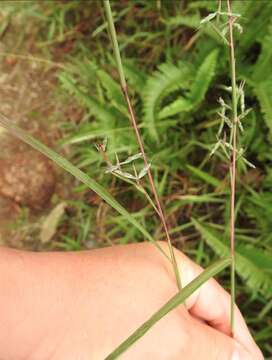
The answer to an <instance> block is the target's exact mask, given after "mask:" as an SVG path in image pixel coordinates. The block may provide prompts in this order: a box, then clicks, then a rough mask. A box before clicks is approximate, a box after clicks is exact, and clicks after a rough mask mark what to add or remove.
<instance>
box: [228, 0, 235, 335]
mask: <svg viewBox="0 0 272 360" xmlns="http://www.w3.org/2000/svg"><path fill="white" fill-rule="evenodd" d="M227 4H228V13H229V16H228V26H229V56H230V66H231V87H232V116H233V120H232V122H233V128H232V149H233V150H232V160H231V164H230V172H231V177H230V182H231V199H230V200H231V201H230V204H231V206H230V253H231V277H230V280H231V310H230V323H231V330H232V334H234V309H235V191H236V160H237V159H236V156H237V154H236V153H237V151H236V150H237V87H236V67H235V51H234V41H233V22H234V21H235V18H234V17H233V16H232V15H231V3H230V0H227Z"/></svg>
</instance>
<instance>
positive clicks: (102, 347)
mask: <svg viewBox="0 0 272 360" xmlns="http://www.w3.org/2000/svg"><path fill="white" fill-rule="evenodd" d="M161 246H162V247H164V249H165V251H167V247H166V245H165V243H161ZM175 252H176V257H177V261H178V266H179V269H180V273H181V277H182V282H183V285H186V284H187V283H188V282H190V281H191V280H192V279H193V278H194V277H196V276H197V275H198V274H199V273H200V272H201V271H202V269H201V268H200V267H199V266H198V265H196V264H195V263H193V262H192V261H191V260H190V259H189V258H187V257H186V256H185V255H184V254H182V253H181V252H179V251H175ZM0 289H1V291H0V319H1V320H0V359H1V360H21V359H28V360H47V359H48V360H49V359H50V360H62V359H63V360H70V359H71V360H85V359H86V360H87V359H88V360H90V359H94V360H100V359H101V360H102V359H104V358H105V357H106V356H107V355H108V354H109V353H110V352H111V351H112V350H113V349H114V348H115V347H116V346H117V345H119V343H120V342H122V341H123V340H124V339H125V338H127V336H128V335H130V334H131V333H132V332H133V331H134V330H135V329H136V328H137V327H139V326H140V325H141V324H142V323H143V322H144V321H146V320H147V319H148V318H149V317H150V316H151V315H152V314H153V313H154V312H155V311H156V310H158V309H159V308H160V307H161V306H162V305H164V303H165V302H166V301H167V300H169V298H170V297H172V296H173V295H174V294H175V293H176V292H177V287H176V284H175V279H174V276H173V272H172V269H171V266H170V263H169V262H168V260H167V259H165V258H164V257H163V256H162V255H161V254H160V253H159V252H158V250H157V249H156V248H154V246H152V245H151V244H149V243H142V244H132V245H126V246H115V247H112V248H105V249H99V250H92V251H81V252H70V253H60V252H59V253H57V252H51V253H32V252H23V251H16V250H11V249H8V248H4V247H2V248H0ZM229 304H230V298H229V295H228V294H227V293H226V292H225V290H223V288H222V287H221V286H220V285H219V284H218V283H217V282H216V281H215V280H214V279H211V280H210V281H208V282H207V283H205V284H204V285H203V286H202V287H201V288H200V290H198V291H196V292H195V293H194V294H193V295H192V296H191V297H190V298H189V299H188V301H187V302H186V304H185V305H180V306H179V307H178V308H176V309H175V310H173V311H172V312H170V313H169V314H168V315H167V316H165V317H164V318H163V319H161V320H160V321H159V322H158V323H157V324H156V325H155V326H154V327H153V328H152V329H150V330H149V331H148V332H147V334H146V335H145V336H144V337H142V338H141V339H140V340H139V341H138V342H136V343H135V344H134V345H133V346H132V347H131V348H130V349H129V350H128V351H126V352H125V353H124V354H123V355H122V356H121V357H120V358H121V359H129V360H134V359H137V360H139V359H156V360H160V359H161V360H168V359H169V360H175V359H187V360H190V359H209V360H214V359H218V360H219V359H220V360H225V359H226V360H227V359H233V360H234V359H235V360H237V359H241V360H248V359H252V360H259V359H263V356H262V354H261V352H260V350H259V349H258V347H257V345H256V344H255V342H254V341H253V339H252V337H251V335H250V333H249V331H248V329H247V326H246V324H245V322H244V319H243V317H242V315H241V314H240V312H239V310H238V308H237V309H236V314H235V317H236V327H235V334H234V338H232V337H231V336H230V328H229V306H230V305H229Z"/></svg>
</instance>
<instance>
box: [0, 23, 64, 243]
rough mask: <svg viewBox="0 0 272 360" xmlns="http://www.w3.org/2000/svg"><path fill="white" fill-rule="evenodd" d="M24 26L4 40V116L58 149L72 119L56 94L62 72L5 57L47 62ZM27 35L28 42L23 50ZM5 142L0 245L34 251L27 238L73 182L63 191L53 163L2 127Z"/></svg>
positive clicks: (14, 27) (0, 85)
mask: <svg viewBox="0 0 272 360" xmlns="http://www.w3.org/2000/svg"><path fill="white" fill-rule="evenodd" d="M24 26H25V24H24V23H21V22H16V21H15V23H12V24H10V25H9V27H8V30H7V32H6V33H5V35H4V36H2V37H0V99H1V101H0V112H1V113H3V114H4V115H5V116H7V117H8V118H9V119H10V121H13V122H15V123H17V124H19V125H20V126H21V127H23V128H24V129H26V130H27V131H28V132H29V133H30V134H31V135H33V136H35V137H37V138H39V139H40V140H41V141H43V142H44V143H45V144H47V145H49V146H51V147H54V144H56V142H57V140H58V139H59V138H60V135H61V131H60V129H59V127H60V124H61V122H62V121H63V119H64V117H65V116H66V117H67V112H66V113H65V111H66V108H65V105H64V104H63V103H61V101H60V100H58V98H56V96H55V94H54V90H55V88H56V83H57V81H56V71H57V69H56V68H54V67H52V66H50V64H45V63H41V62H38V61H33V60H32V59H31V57H29V58H27V57H26V58H21V57H16V56H14V55H6V56H3V55H2V54H3V53H5V54H7V53H9V54H10V53H17V54H18V53H23V54H27V55H29V56H31V55H34V56H36V57H40V58H42V57H44V56H42V55H39V54H37V52H36V53H35V50H34V47H33V42H35V38H34V37H33V33H32V34H30V33H27V32H25V28H24ZM22 32H24V36H23V41H22V42H21V44H19V46H18V38H19V34H21V33H22ZM33 51H34V53H33ZM1 53H2V54H1ZM64 114H65V115H64ZM0 142H1V153H0V244H1V243H2V244H9V245H12V246H14V247H19V248H22V247H27V248H35V247H36V245H35V246H32V245H31V246H29V244H25V242H26V241H27V239H26V238H27V236H28V235H29V234H31V233H32V229H33V228H35V229H36V227H37V226H38V225H37V224H38V223H39V219H40V218H41V217H42V216H43V215H44V214H45V212H46V211H47V210H48V209H50V206H52V205H51V202H50V200H52V196H53V195H54V194H55V197H57V198H66V196H67V193H69V192H70V188H71V183H70V187H69V185H68V187H65V188H64V186H62V184H61V182H63V181H66V180H65V179H64V178H63V175H62V173H60V172H59V171H58V170H57V169H55V168H54V166H53V165H52V163H51V162H50V161H48V160H47V159H45V157H43V156H42V155H40V154H39V153H37V152H36V151H34V150H31V149H30V147H29V146H27V145H25V144H23V143H22V142H20V141H18V140H17V139H15V138H13V137H11V136H9V134H8V133H7V132H6V131H5V130H4V129H3V128H1V127H0ZM53 198H54V197H53ZM26 213H27V216H25V215H23V216H22V214H26ZM24 217H26V218H25V219H24ZM18 224H19V225H20V224H21V225H20V226H18ZM35 224H36V225H37V226H36V225H35ZM22 228H24V230H25V229H26V231H22Z"/></svg>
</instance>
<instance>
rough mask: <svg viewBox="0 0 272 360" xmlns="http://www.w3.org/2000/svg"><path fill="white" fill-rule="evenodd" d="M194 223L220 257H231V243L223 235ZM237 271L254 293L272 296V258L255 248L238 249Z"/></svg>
mask: <svg viewBox="0 0 272 360" xmlns="http://www.w3.org/2000/svg"><path fill="white" fill-rule="evenodd" d="M192 222H193V224H194V226H195V227H196V229H197V230H198V231H199V233H200V234H201V236H202V237H203V238H204V239H205V241H206V242H207V244H208V245H209V246H211V248H212V249H213V250H214V251H215V252H216V253H217V254H218V255H220V256H229V243H227V242H226V241H224V239H222V235H220V234H219V233H218V232H216V231H215V230H214V229H211V228H209V227H208V226H207V225H204V224H202V223H201V222H199V221H197V220H195V219H192ZM235 257H236V269H237V272H238V274H239V275H240V276H241V277H242V278H243V279H244V280H245V281H246V283H247V284H248V286H249V287H250V288H251V289H252V291H253V292H255V291H258V290H260V291H261V292H262V293H263V294H264V295H265V296H266V297H271V296H272V278H271V272H272V256H271V254H268V253H266V252H263V251H256V249H254V247H253V246H247V247H245V246H241V245H238V246H237V247H236V254H235Z"/></svg>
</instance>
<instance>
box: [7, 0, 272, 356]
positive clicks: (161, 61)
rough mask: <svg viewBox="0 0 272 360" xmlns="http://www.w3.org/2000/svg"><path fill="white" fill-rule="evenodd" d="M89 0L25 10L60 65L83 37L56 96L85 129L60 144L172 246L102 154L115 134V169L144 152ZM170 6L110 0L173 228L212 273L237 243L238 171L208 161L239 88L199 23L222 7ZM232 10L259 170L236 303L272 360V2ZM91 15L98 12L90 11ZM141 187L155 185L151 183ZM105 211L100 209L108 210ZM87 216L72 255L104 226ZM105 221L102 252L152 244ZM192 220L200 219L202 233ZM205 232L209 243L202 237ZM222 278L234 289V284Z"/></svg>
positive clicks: (242, 177)
mask: <svg viewBox="0 0 272 360" xmlns="http://www.w3.org/2000/svg"><path fill="white" fill-rule="evenodd" d="M83 3H84V2H79V1H77V0H71V1H70V2H69V4H68V3H67V4H66V3H65V4H62V3H59V2H58V3H57V4H56V5H54V3H53V2H52V3H50V4H49V2H48V5H47V2H44V5H43V2H41V3H35V4H34V3H33V5H28V6H24V9H25V10H24V15H25V14H27V16H28V19H29V16H33V17H34V18H35V19H36V21H39V22H40V26H41V29H42V31H41V32H39V36H40V38H39V39H37V43H38V44H44V45H43V46H44V48H43V49H45V47H46V46H50V51H49V54H50V58H54V57H55V56H56V58H58V54H59V52H60V49H61V46H64V47H65V45H66V44H67V45H69V44H70V43H69V42H70V41H71V40H70V38H66V37H65V36H66V35H65V34H66V33H70V32H72V33H73V34H75V33H76V36H75V37H73V40H72V41H71V42H72V43H73V45H74V46H73V49H72V50H71V52H70V53H69V54H68V55H65V54H63V57H62V58H61V59H62V60H61V61H62V62H63V65H64V67H63V68H62V70H59V71H58V74H57V77H58V79H59V85H60V86H59V89H58V92H59V93H61V94H62V97H64V107H65V101H66V103H67V104H71V103H72V104H76V106H77V107H81V108H82V113H83V115H82V117H81V119H80V120H79V121H77V122H76V123H73V122H71V121H70V120H69V119H68V117H67V122H66V124H64V126H63V127H62V130H63V132H64V138H63V139H62V140H61V145H63V146H65V149H68V150H69V152H70V157H71V158H72V160H73V163H75V164H76V165H77V166H78V167H80V168H81V169H82V170H84V172H86V173H87V174H88V175H90V176H91V177H94V178H95V179H96V181H97V182H98V183H99V184H101V185H103V186H104V187H106V188H110V189H111V192H112V194H114V195H116V196H117V198H118V201H119V202H120V203H122V205H123V206H124V207H125V208H127V209H129V210H130V211H131V212H132V213H133V216H134V218H135V219H136V220H137V221H139V222H140V223H141V224H143V225H144V227H145V228H146V229H147V230H148V232H149V233H150V234H152V236H153V237H154V238H156V239H162V231H161V228H160V225H159V221H158V220H157V218H156V217H155V216H154V213H153V209H152V206H151V205H150V204H149V203H148V201H146V198H145V197H144V196H143V194H142V193H139V192H137V191H135V187H133V186H132V185H131V184H130V183H128V182H126V183H125V182H123V181H122V180H120V179H118V178H115V177H114V178H113V176H112V174H108V173H105V166H104V165H105V164H104V163H103V159H102V158H101V155H100V154H99V153H98V152H97V150H96V149H95V146H94V145H95V143H97V142H101V141H103V140H104V139H105V138H107V139H108V154H109V156H110V158H111V161H112V162H113V163H115V153H117V154H118V157H119V159H120V161H123V160H124V159H127V158H128V157H129V156H131V155H133V154H136V153H138V148H137V145H136V143H135V138H134V134H133V131H131V128H130V126H129V121H128V117H127V109H126V106H125V104H124V100H123V97H122V93H121V91H120V88H119V84H118V76H117V74H116V71H115V65H114V61H113V59H112V57H111V55H110V54H109V49H110V44H109V42H108V34H107V33H106V31H105V29H106V28H105V22H104V19H103V18H102V17H101V11H100V9H99V5H97V4H98V2H97V3H96V5H94V6H92V7H91V10H90V9H89V8H88V7H86V5H85V4H83ZM160 3H161V8H160V9H158V8H157V6H156V4H157V2H153V1H142V0H134V1H133V2H126V4H125V5H124V3H123V2H113V3H112V4H113V10H114V15H115V20H116V21H117V22H118V35H119V41H120V45H121V49H122V56H123V62H124V67H125V75H126V77H127V80H128V84H129V93H130V95H131V96H132V100H133V105H134V109H135V112H136V116H137V119H138V122H139V127H140V131H141V134H142V135H143V137H144V142H145V145H146V150H147V153H148V155H149V159H150V160H151V168H152V171H153V173H154V175H155V183H156V185H157V188H158V189H159V190H160V194H161V196H162V198H163V202H164V205H165V210H166V214H167V217H168V221H169V223H170V224H171V233H172V235H173V237H174V240H175V244H177V246H178V247H180V248H181V249H182V250H183V251H185V252H187V253H188V254H190V256H192V257H194V256H195V259H197V260H198V261H200V262H201V263H202V265H204V266H207V265H208V264H209V263H210V262H211V259H213V257H214V255H215V253H216V254H223V253H225V251H228V250H227V244H228V241H229V238H228V231H229V230H228V228H227V227H226V228H225V226H222V222H223V221H225V220H227V219H229V203H228V201H226V196H227V192H228V187H229V176H228V164H227V163H226V161H225V160H224V158H223V156H221V157H220V156H218V157H212V158H211V157H210V152H211V150H212V148H213V144H215V143H216V141H217V139H216V136H217V131H218V128H219V126H220V122H221V118H220V116H219V115H218V112H219V111H220V104H219V103H218V99H219V98H220V97H222V98H223V99H224V101H225V102H226V104H230V101H231V99H230V94H229V92H228V89H226V87H224V86H223V84H230V77H229V70H228V66H227V61H228V49H226V48H225V44H224V43H223V41H222V38H220V36H218V35H217V34H216V33H215V32H214V30H213V29H212V27H211V26H210V24H206V25H205V24H204V25H205V26H204V25H203V26H201V27H200V20H201V19H202V18H205V16H207V15H208V14H209V13H211V12H215V11H216V10H217V2H216V1H187V2H186V1H185V2H180V1H167V0H165V1H164V0H162V1H160ZM222 3H224V2H222ZM232 3H233V11H234V12H236V13H240V14H241V15H242V16H241V18H240V20H239V22H240V23H241V25H242V26H243V29H244V32H243V34H242V36H237V37H236V35H238V33H237V34H236V31H235V37H236V39H235V43H236V58H237V59H236V61H237V77H238V84H240V82H242V81H243V80H244V81H245V88H244V89H245V94H246V99H245V105H246V108H249V107H250V108H252V110H251V112H250V113H249V114H248V116H247V117H245V118H244V119H242V121H241V122H242V125H243V127H244V134H243V137H242V140H241V143H240V144H239V147H243V148H244V149H245V150H246V154H247V159H248V160H249V161H250V162H252V163H253V164H255V166H256V169H250V168H248V167H246V166H245V164H243V163H242V162H240V161H239V163H238V181H237V209H236V214H237V254H238V263H239V266H238V272H239V274H240V279H241V282H239V284H240V285H239V287H238V295H239V296H238V298H237V300H238V302H240V304H239V305H240V306H241V307H242V311H243V313H244V314H246V315H247V317H248V320H249V324H250V326H251V329H252V331H253V332H254V334H255V335H257V336H256V338H257V339H258V341H259V344H260V346H261V347H262V349H263V351H264V352H265V355H266V356H267V358H268V357H271V356H272V351H271V348H270V347H269V346H268V345H267V339H268V335H269V334H270V335H271V316H270V315H269V313H266V316H263V317H262V319H260V318H259V317H258V314H259V313H260V311H261V310H262V308H263V307H264V306H265V304H266V302H267V298H268V297H270V296H271V293H270V291H269V286H270V287H271V280H270V278H271V267H270V266H269V261H270V255H268V254H269V252H271V249H272V235H271V234H272V225H271V208H272V207H271V203H272V199H271V188H272V172H271V169H270V167H271V166H270V164H271V160H272V147H271V144H272V136H271V134H272V108H271V99H272V90H271V89H272V77H271V69H270V68H271V62H272V50H271V49H272V46H271V41H272V26H271V12H272V1H255V0H249V1H243V0H237V1H233V2H232ZM71 4H73V6H72V5H71ZM9 8H12V9H13V10H12V11H14V9H15V7H14V6H12V7H11V6H10V5H9ZM20 8H21V7H20ZM18 9H19V8H18ZM20 11H21V10H20ZM90 11H92V12H94V13H95V14H97V16H87V17H86V16H85V15H84V14H85V12H86V13H87V15H88V14H90ZM31 14H32V15H31ZM81 21H83V22H85V21H86V22H87V25H88V26H87V27H86V28H87V30H86V31H85V32H84V33H79V34H78V33H77V31H75V29H76V26H77V25H78V24H81ZM214 21H216V19H214ZM60 41H62V42H60ZM49 43H50V45H46V44H49ZM55 50H56V54H55ZM225 130H226V129H225V128H223V129H222V135H223V136H224V131H225ZM142 183H143V185H144V186H145V187H146V188H147V189H148V186H147V185H146V182H145V179H143V181H142ZM88 194H89V193H88V188H87V186H81V187H78V193H77V196H80V197H81V199H84V200H80V202H81V203H83V202H84V201H85V196H86V197H87V196H88ZM90 209H92V212H93V213H94V214H95V213H96V212H97V206H96V205H90V206H89V208H88V210H86V213H89V210H90ZM101 211H102V210H101V208H100V206H99V215H100V212H101ZM82 217H84V222H83V224H82V227H83V228H84V231H83V230H82V231H81V222H80V221H79V220H78V221H74V222H73V221H72V220H71V219H70V220H68V221H70V225H71V227H73V228H76V230H74V231H70V230H69V232H68V234H67V236H66V238H65V239H64V238H63V237H61V238H60V239H59V241H58V246H59V245H60V244H61V243H62V244H63V245H62V247H63V248H65V249H70V250H71V249H77V248H79V247H80V246H82V247H84V244H85V242H84V239H85V238H86V232H88V231H89V232H90V231H91V229H93V228H96V227H97V222H95V220H94V219H95V216H93V217H92V218H91V220H87V215H86V219H85V215H84V216H83V215H82ZM105 218H106V220H105ZM105 218H104V219H103V221H102V220H99V221H100V223H99V224H101V227H103V232H104V233H105V234H106V236H104V238H103V241H102V244H103V245H104V244H107V243H108V242H112V243H123V244H124V243H128V242H133V241H140V240H142V238H141V234H140V233H139V232H138V231H137V230H135V228H134V227H133V226H131V225H130V224H128V222H127V220H126V218H125V216H123V215H116V213H112V212H110V211H108V212H107V213H106V215H105ZM191 218H195V219H201V221H200V220H197V222H195V226H192V221H191ZM77 219H80V216H79V217H78V218H77ZM88 221H90V222H91V223H90V224H89V223H88ZM87 223H88V225H86V224H87ZM204 224H209V226H207V225H204ZM68 228H69V229H70V227H69V226H68ZM82 232H84V235H81V233H82ZM200 233H201V234H202V236H203V239H205V241H203V239H202V240H200V237H201V236H200ZM75 234H76V235H75ZM99 236H101V234H99ZM207 244H208V246H207ZM60 246H61V245H60ZM221 281H222V283H223V284H224V285H225V286H229V284H228V280H226V277H224V276H223V277H221ZM244 293H248V294H251V296H249V299H248V301H243V299H244V297H243V294H244ZM240 299H242V300H241V301H240ZM252 319H253V320H252ZM269 326H270V330H269Z"/></svg>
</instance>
